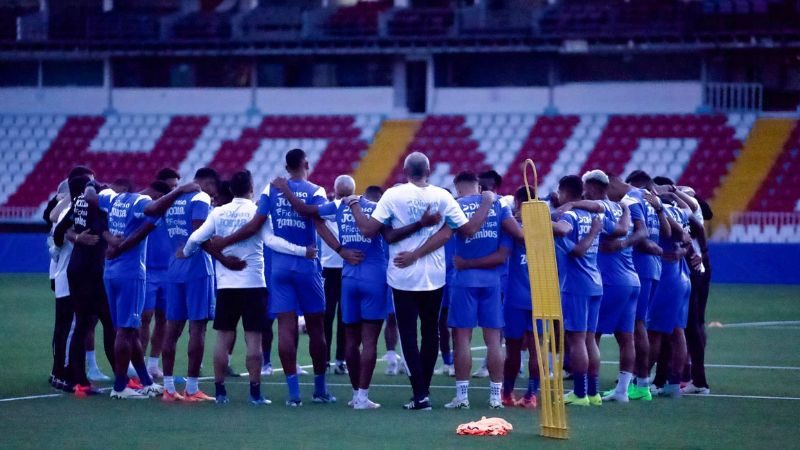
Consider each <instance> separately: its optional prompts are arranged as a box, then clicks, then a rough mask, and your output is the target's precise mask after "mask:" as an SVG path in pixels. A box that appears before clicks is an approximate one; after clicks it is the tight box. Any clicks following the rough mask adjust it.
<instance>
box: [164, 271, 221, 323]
mask: <svg viewBox="0 0 800 450" xmlns="http://www.w3.org/2000/svg"><path fill="white" fill-rule="evenodd" d="M215 306H216V299H215V297H214V277H212V276H208V277H201V278H195V279H193V280H187V281H184V282H180V283H172V282H170V283H167V320H211V319H213V318H214V308H215Z"/></svg>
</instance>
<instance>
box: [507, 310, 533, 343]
mask: <svg viewBox="0 0 800 450" xmlns="http://www.w3.org/2000/svg"><path fill="white" fill-rule="evenodd" d="M503 316H504V318H505V326H504V327H503V335H504V336H505V337H506V339H522V337H523V336H524V335H525V333H526V332H533V311H532V310H530V309H523V308H518V307H516V306H512V305H509V304H508V303H506V304H504V305H503ZM539 325H540V327H539V328H540V329H541V322H540V323H539Z"/></svg>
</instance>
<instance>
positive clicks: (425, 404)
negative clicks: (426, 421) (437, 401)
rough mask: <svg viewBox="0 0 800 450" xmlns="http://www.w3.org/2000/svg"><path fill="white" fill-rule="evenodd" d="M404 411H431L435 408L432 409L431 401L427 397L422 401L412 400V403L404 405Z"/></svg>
mask: <svg viewBox="0 0 800 450" xmlns="http://www.w3.org/2000/svg"><path fill="white" fill-rule="evenodd" d="M403 409H405V410H406V411H430V410H431V409H433V408H432V407H431V401H430V399H429V398H428V397H425V398H423V399H422V400H420V401H416V400H414V399H411V401H410V402H408V403H406V404H405V405H403Z"/></svg>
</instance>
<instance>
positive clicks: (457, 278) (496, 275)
mask: <svg viewBox="0 0 800 450" xmlns="http://www.w3.org/2000/svg"><path fill="white" fill-rule="evenodd" d="M480 204H481V196H480V195H479V194H475V195H470V196H467V197H462V198H460V199H458V205H459V206H460V207H461V210H462V211H464V214H465V215H466V216H467V218H470V217H472V215H473V214H475V211H477V210H478V208H479V207H480ZM509 217H512V213H511V210H510V209H509V208H508V207H507V206H503V205H502V204H501V203H500V201H499V200H495V202H494V204H493V205H492V207H491V208H490V209H489V215H488V216H487V218H486V221H485V222H484V223H483V225H481V229H480V230H478V232H477V233H475V234H474V235H473V236H471V237H463V236H461V235H456V243H455V255H457V256H460V257H461V258H463V259H476V258H482V257H484V256H488V255H490V254H492V253H494V252H496V251H497V249H498V248H499V247H500V246H501V244H502V245H503V246H504V247H507V248H509V249H510V248H511V246H512V244H511V243H510V242H509V241H508V240H503V239H502V234H503V233H502V227H501V223H502V222H503V221H504V220H505V219H507V218H509ZM502 269H503V264H500V265H499V266H497V267H494V268H491V269H466V270H456V272H455V275H454V277H453V284H454V285H456V286H467V287H482V286H499V285H500V274H501V273H502Z"/></svg>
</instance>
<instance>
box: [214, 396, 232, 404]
mask: <svg viewBox="0 0 800 450" xmlns="http://www.w3.org/2000/svg"><path fill="white" fill-rule="evenodd" d="M214 402H215V403H216V404H218V405H227V404H228V402H230V400H228V396H227V395H218V396H216V397H214Z"/></svg>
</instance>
